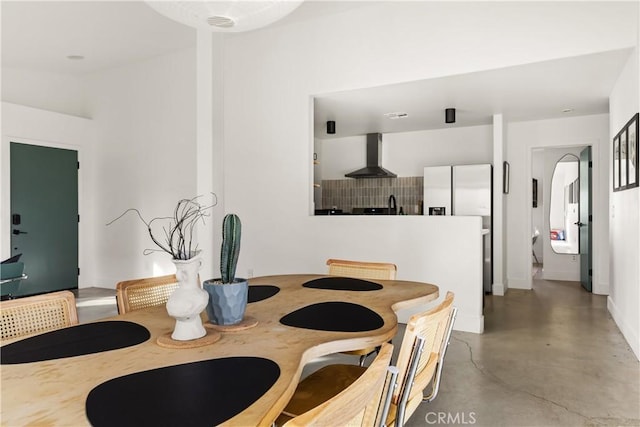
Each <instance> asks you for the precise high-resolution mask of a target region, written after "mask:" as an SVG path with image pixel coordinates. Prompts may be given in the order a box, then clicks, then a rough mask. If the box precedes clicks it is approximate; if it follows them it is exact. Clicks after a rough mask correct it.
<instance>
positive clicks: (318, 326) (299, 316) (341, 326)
mask: <svg viewBox="0 0 640 427" xmlns="http://www.w3.org/2000/svg"><path fill="white" fill-rule="evenodd" d="M280 323H282V324H283V325H287V326H295V327H296V328H305V329H313V330H317V331H333V332H364V331H373V330H375V329H378V328H381V327H382V326H383V325H384V320H382V317H380V315H379V314H378V313H376V312H375V311H373V310H371V309H369V308H367V307H363V306H361V305H358V304H353V303H350V302H341V301H330V302H321V303H318V304H313V305H308V306H306V307H302V308H300V309H298V310H296V311H294V312H292V313H289V314H287V315H286V316H284V317H282V318H281V319H280Z"/></svg>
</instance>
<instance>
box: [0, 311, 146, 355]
mask: <svg viewBox="0 0 640 427" xmlns="http://www.w3.org/2000/svg"><path fill="white" fill-rule="evenodd" d="M150 337H151V334H150V333H149V330H148V329H147V328H145V327H144V326H142V325H138V324H137V323H133V322H125V321H122V320H115V321H110V322H95V323H86V324H83V325H77V326H72V327H70V328H64V329H58V330H55V331H51V332H47V333H44V334H41V335H36V336H34V337H30V338H25V339H23V340H20V341H16V342H13V343H11V344H7V345H5V346H3V347H2V350H0V361H1V363H2V364H3V365H13V364H17V363H31V362H41V361H43V360H53V359H62V358H64V357H73V356H82V355H85V354H91V353H100V352H103V351H108V350H116V349H118V348H125V347H131V346H133V345H136V344H140V343H143V342H145V341H146V340H148V339H149V338H150Z"/></svg>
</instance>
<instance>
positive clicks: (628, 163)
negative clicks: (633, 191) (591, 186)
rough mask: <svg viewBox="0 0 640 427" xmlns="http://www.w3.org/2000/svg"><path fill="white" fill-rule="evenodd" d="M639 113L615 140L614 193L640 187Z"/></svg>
mask: <svg viewBox="0 0 640 427" xmlns="http://www.w3.org/2000/svg"><path fill="white" fill-rule="evenodd" d="M639 151H640V150H639V147H638V113H636V114H635V115H634V116H633V117H632V118H631V120H629V121H628V122H627V124H626V125H624V127H623V128H622V130H621V131H620V132H618V134H617V135H616V136H615V137H614V138H613V191H622V190H628V189H630V188H635V187H637V186H638V181H639V178H640V177H639V175H638V172H639V168H638V160H639V159H638V152H639Z"/></svg>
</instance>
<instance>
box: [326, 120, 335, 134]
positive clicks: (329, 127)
mask: <svg viewBox="0 0 640 427" xmlns="http://www.w3.org/2000/svg"><path fill="white" fill-rule="evenodd" d="M327 133H328V134H330V135H333V134H334V133H336V122H334V121H333V120H329V121H328V122H327Z"/></svg>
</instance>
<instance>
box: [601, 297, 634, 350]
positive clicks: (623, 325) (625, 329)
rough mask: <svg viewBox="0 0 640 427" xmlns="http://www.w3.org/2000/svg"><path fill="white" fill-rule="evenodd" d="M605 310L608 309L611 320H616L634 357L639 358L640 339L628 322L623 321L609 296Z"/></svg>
mask: <svg viewBox="0 0 640 427" xmlns="http://www.w3.org/2000/svg"><path fill="white" fill-rule="evenodd" d="M607 310H609V313H610V314H611V317H612V318H613V321H614V322H616V325H617V326H618V329H620V332H621V333H622V336H623V337H624V338H625V339H626V340H627V343H629V347H631V350H632V351H633V353H634V354H635V355H636V359H638V360H640V339H639V338H638V331H634V330H633V329H632V328H631V327H630V326H629V324H628V323H627V322H625V320H624V318H623V316H622V313H621V312H620V310H619V309H618V306H616V304H615V302H614V301H613V300H612V299H611V297H607Z"/></svg>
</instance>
